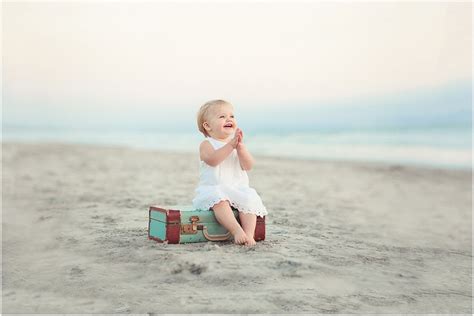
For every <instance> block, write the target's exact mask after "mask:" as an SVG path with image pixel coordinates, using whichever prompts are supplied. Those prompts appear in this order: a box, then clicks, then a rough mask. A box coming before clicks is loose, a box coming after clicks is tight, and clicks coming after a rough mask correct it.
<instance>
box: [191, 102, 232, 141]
mask: <svg viewBox="0 0 474 316" xmlns="http://www.w3.org/2000/svg"><path fill="white" fill-rule="evenodd" d="M222 105H229V106H232V104H231V103H229V102H227V101H224V100H212V101H208V102H206V103H204V104H203V105H202V106H201V108H200V109H199V111H198V113H197V125H198V129H199V131H200V132H201V133H203V134H204V136H206V137H210V136H211V135H209V133H208V132H207V131H206V129H205V128H204V126H203V124H204V122H205V121H206V119H208V118H209V113H210V112H211V111H212V110H213V109H215V108H216V107H218V106H222Z"/></svg>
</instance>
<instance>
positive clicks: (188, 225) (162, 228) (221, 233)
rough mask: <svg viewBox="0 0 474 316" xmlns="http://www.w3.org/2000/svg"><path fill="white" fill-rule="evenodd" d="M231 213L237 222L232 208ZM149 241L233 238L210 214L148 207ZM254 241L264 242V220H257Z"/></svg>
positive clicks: (205, 211) (260, 218)
mask: <svg viewBox="0 0 474 316" xmlns="http://www.w3.org/2000/svg"><path fill="white" fill-rule="evenodd" d="M232 210H233V212H234V215H235V217H236V219H237V221H239V216H238V213H239V212H238V211H237V210H236V209H234V208H233V209H232ZM239 223H240V221H239ZM148 238H149V239H152V240H156V241H158V242H165V243H170V244H182V243H192V242H206V241H225V240H232V235H231V234H230V232H228V231H227V229H225V228H224V227H223V226H222V225H220V224H219V223H218V222H217V220H216V217H215V216H214V212H213V211H210V210H196V209H193V208H192V207H173V208H161V207H157V206H150V209H149V221H148ZM254 239H255V241H261V240H264V239H265V217H263V218H262V217H257V225H256V227H255V236H254Z"/></svg>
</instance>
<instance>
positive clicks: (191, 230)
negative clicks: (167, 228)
mask: <svg viewBox="0 0 474 316" xmlns="http://www.w3.org/2000/svg"><path fill="white" fill-rule="evenodd" d="M189 221H191V224H181V234H197V231H198V224H197V222H199V216H191V217H190V218H189Z"/></svg>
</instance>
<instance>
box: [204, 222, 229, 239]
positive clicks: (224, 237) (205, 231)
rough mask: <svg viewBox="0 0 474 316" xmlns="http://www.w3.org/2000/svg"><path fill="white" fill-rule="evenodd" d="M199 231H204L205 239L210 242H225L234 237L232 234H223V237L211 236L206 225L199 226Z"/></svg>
mask: <svg viewBox="0 0 474 316" xmlns="http://www.w3.org/2000/svg"><path fill="white" fill-rule="evenodd" d="M197 229H199V230H202V234H203V235H204V238H206V239H207V240H209V241H225V240H228V239H230V237H232V234H231V233H230V232H227V234H222V235H210V234H209V232H208V231H207V227H206V226H204V225H202V224H201V225H198V227H197Z"/></svg>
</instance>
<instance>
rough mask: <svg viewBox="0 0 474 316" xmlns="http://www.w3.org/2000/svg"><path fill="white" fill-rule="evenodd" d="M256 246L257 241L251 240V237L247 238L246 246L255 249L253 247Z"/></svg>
mask: <svg viewBox="0 0 474 316" xmlns="http://www.w3.org/2000/svg"><path fill="white" fill-rule="evenodd" d="M256 244H257V242H256V241H255V239H253V238H249V237H248V236H247V242H246V243H245V245H246V246H248V247H253V246H255V245H256Z"/></svg>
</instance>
